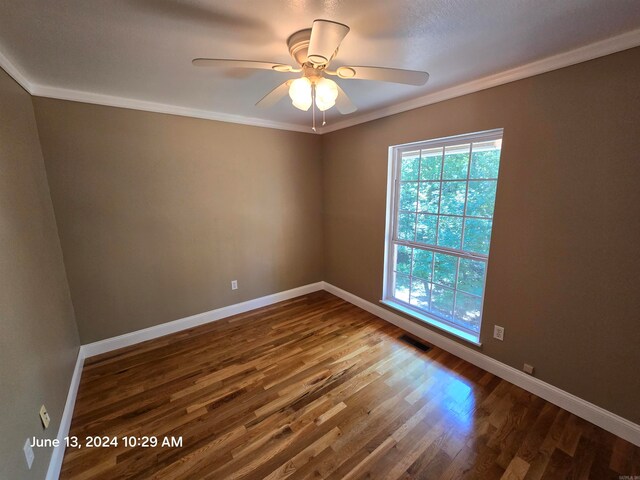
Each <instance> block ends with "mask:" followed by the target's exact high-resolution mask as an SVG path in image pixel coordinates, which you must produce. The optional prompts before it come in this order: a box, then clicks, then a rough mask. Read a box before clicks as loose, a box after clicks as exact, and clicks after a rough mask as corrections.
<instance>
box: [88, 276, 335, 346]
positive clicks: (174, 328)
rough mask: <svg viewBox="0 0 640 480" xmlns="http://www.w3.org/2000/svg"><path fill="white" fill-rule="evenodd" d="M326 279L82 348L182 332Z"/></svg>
mask: <svg viewBox="0 0 640 480" xmlns="http://www.w3.org/2000/svg"><path fill="white" fill-rule="evenodd" d="M323 287H324V282H317V283H311V284H309V285H304V286H302V287H297V288H292V289H291V290H286V291H284V292H278V293H274V294H272V295H267V296H265V297H260V298H255V299H253V300H247V301H246V302H242V303H236V304H234V305H229V306H228V307H222V308H217V309H216V310H210V311H208V312H204V313H198V314H197V315H192V316H190V317H185V318H181V319H179V320H174V321H172V322H167V323H162V324H160V325H155V326H153V327H149V328H145V329H143V330H137V331H135V332H131V333H125V334H124V335H119V336H117V337H112V338H107V339H105V340H99V341H97V342H93V343H89V344H87V345H83V346H82V350H83V353H84V356H85V358H88V357H93V356H95V355H100V354H101V353H106V352H110V351H112V350H117V349H119V348H123V347H128V346H130V345H135V344H136V343H140V342H144V341H146V340H151V339H154V338H158V337H163V336H165V335H169V334H170V333H176V332H180V331H182V330H187V329H189V328H193V327H197V326H198V325H204V324H205V323H209V322H214V321H216V320H221V319H223V318H227V317H230V316H232V315H237V314H239V313H244V312H248V311H249V310H255V309H256V308H260V307H265V306H267V305H272V304H274V303H278V302H282V301H284V300H289V299H291V298H295V297H299V296H300V295H306V294H308V293H311V292H317V291H318V290H322V289H323Z"/></svg>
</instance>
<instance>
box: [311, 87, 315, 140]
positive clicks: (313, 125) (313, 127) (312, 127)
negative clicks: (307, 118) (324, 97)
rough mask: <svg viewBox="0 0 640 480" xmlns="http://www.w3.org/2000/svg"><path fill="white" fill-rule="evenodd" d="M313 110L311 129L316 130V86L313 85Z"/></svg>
mask: <svg viewBox="0 0 640 480" xmlns="http://www.w3.org/2000/svg"><path fill="white" fill-rule="evenodd" d="M311 109H312V110H311V111H312V118H313V124H312V126H311V130H313V131H314V132H315V131H316V86H315V85H312V86H311Z"/></svg>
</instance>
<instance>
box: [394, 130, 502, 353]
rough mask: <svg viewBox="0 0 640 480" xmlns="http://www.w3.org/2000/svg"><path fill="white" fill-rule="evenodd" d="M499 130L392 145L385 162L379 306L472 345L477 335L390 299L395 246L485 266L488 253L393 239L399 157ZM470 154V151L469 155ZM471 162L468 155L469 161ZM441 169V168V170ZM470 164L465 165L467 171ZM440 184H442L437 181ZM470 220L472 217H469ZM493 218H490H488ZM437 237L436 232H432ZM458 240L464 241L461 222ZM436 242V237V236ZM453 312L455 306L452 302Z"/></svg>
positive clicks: (497, 136) (490, 137)
mask: <svg viewBox="0 0 640 480" xmlns="http://www.w3.org/2000/svg"><path fill="white" fill-rule="evenodd" d="M502 137H503V129H502V128H499V129H494V130H486V131H483V132H476V133H469V134H464V135H456V136H452V137H443V138H436V139H432V140H427V141H423V142H414V143H406V144H402V145H393V146H390V147H389V163H388V172H387V209H386V225H385V249H384V275H383V287H382V288H383V290H382V300H381V303H383V304H385V305H387V306H389V307H391V308H394V309H396V310H399V311H401V312H402V313H404V314H406V315H409V316H411V317H414V318H416V319H418V320H420V321H422V322H426V323H428V324H430V325H432V326H434V327H436V328H439V329H441V330H444V331H446V332H448V333H450V334H452V335H455V336H457V337H459V338H462V339H463V340H466V341H468V342H470V343H473V344H475V345H481V343H480V332H478V333H476V332H472V331H467V330H465V329H464V328H463V327H460V326H458V325H455V324H453V323H452V322H450V321H448V320H447V319H444V318H440V317H438V316H437V315H436V314H434V313H431V312H427V311H425V310H421V309H419V308H418V307H416V306H414V305H411V304H409V303H405V302H403V301H401V300H398V299H397V298H395V297H394V296H393V291H392V290H393V286H394V285H393V283H394V282H393V278H394V277H393V275H394V273H393V269H394V260H395V245H406V246H408V247H416V248H420V249H426V250H429V251H432V252H434V254H435V253H445V254H448V255H453V256H456V257H459V258H468V259H472V260H477V261H483V262H485V264H486V265H487V266H488V264H489V254H487V255H482V254H476V253H471V252H467V251H464V250H462V247H463V245H464V243H462V244H461V246H460V249H452V248H448V247H442V246H437V245H425V244H424V243H420V242H416V241H413V242H412V241H409V240H403V239H398V238H396V233H397V221H398V210H399V203H400V202H399V199H400V188H399V187H400V166H401V158H402V155H403V154H404V153H406V152H411V151H415V150H426V149H429V148H441V147H442V148H445V147H448V146H454V145H460V144H461V143H471V144H473V143H474V142H487V141H495V140H500V141H501V140H502ZM472 153H473V151H471V154H472ZM469 161H470V162H471V156H470V158H469ZM442 168H443V166H441V169H442ZM470 168H471V165H469V169H470ZM466 180H467V193H468V190H469V174H467V179H466ZM441 183H442V182H441ZM440 215H441V214H440V213H438V221H439V219H440ZM462 217H463V219H464V218H467V217H468V216H467V215H466V199H465V210H464V211H463V215H462ZM471 218H473V217H471ZM492 218H493V217H492ZM436 235H437V230H436ZM462 237H463V242H464V220H463V231H462ZM436 243H437V237H436ZM459 268H460V262H458V266H457V268H456V283H457V278H458V273H459ZM487 270H488V269H487V267H485V278H484V279H483V285H486V275H487ZM484 294H485V288H484V287H483V291H482V297H481V304H480V329H482V312H483V307H484ZM454 309H455V303H454Z"/></svg>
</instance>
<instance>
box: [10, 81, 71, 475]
mask: <svg viewBox="0 0 640 480" xmlns="http://www.w3.org/2000/svg"><path fill="white" fill-rule="evenodd" d="M0 222H1V224H0V272H1V274H0V408H1V410H2V413H1V414H0V477H2V478H7V479H29V478H33V479H42V478H44V476H45V472H46V470H47V466H48V463H49V459H50V457H51V449H35V460H34V464H33V467H32V469H31V470H28V469H27V464H26V462H25V458H24V454H23V452H22V447H23V445H24V442H25V440H26V439H27V438H28V437H32V436H36V437H39V438H55V437H56V435H57V433H58V427H59V426H60V418H61V417H62V411H63V408H64V403H65V401H66V397H67V391H68V389H69V383H70V381H71V375H72V373H73V367H74V364H75V360H76V356H77V353H78V348H79V340H78V333H77V330H76V325H75V322H74V319H73V308H72V306H71V299H70V297H69V289H68V287H67V281H66V278H65V271H64V266H63V263H62V252H61V250H60V242H59V240H58V233H57V231H56V224H55V220H54V216H53V209H52V206H51V198H50V197H49V188H48V186H47V178H46V174H45V168H44V164H43V161H42V153H41V151H40V145H39V143H38V132H37V129H36V123H35V119H34V115H33V107H32V105H31V98H30V97H29V94H28V93H26V92H25V91H24V90H22V88H21V87H20V86H19V85H18V84H17V83H15V82H14V81H13V80H12V79H11V78H10V77H9V76H8V75H7V74H6V73H5V72H4V71H3V70H1V69H0ZM43 403H44V404H45V405H46V406H47V408H48V411H49V414H50V416H51V424H50V425H49V428H48V429H47V430H43V428H42V426H41V425H40V419H39V417H38V412H39V410H40V405H41V404H43Z"/></svg>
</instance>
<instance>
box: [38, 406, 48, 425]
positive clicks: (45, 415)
mask: <svg viewBox="0 0 640 480" xmlns="http://www.w3.org/2000/svg"><path fill="white" fill-rule="evenodd" d="M40 420H42V426H43V427H44V428H47V427H48V426H49V423H50V422H51V418H49V414H48V413H47V407H45V406H44V405H42V406H41V407H40Z"/></svg>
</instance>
